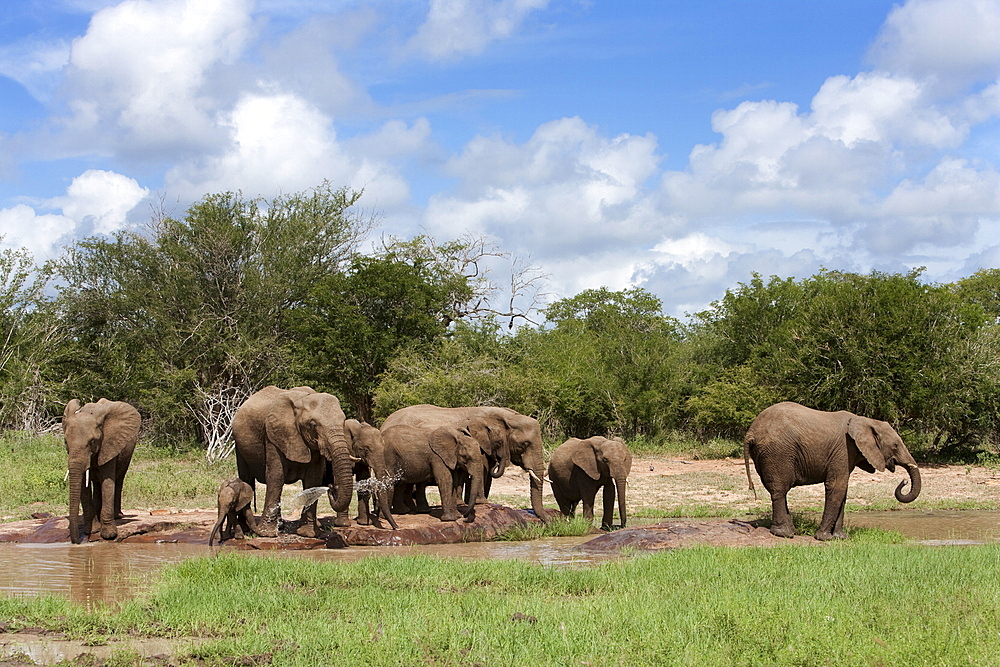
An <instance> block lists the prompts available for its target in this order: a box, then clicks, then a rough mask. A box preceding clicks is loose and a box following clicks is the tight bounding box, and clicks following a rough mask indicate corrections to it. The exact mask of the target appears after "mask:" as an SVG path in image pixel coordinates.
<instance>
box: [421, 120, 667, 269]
mask: <svg viewBox="0 0 1000 667" xmlns="http://www.w3.org/2000/svg"><path fill="white" fill-rule="evenodd" d="M658 161H659V157H658V156H657V154H656V140H655V139H654V138H653V137H652V136H648V135H647V136H642V137H640V136H634V135H627V134H623V135H619V136H617V137H613V138H607V137H603V136H601V135H600V133H599V132H598V131H597V128H595V127H593V126H590V125H587V124H586V123H584V122H583V121H582V120H581V119H579V118H563V119H560V120H556V121H551V122H549V123H545V124H543V125H541V126H539V128H538V129H537V130H536V131H535V133H534V134H533V135H532V137H531V138H530V139H529V140H528V141H527V142H525V143H524V144H521V145H517V144H512V143H510V142H508V141H506V140H504V139H502V138H500V137H477V138H476V139H473V140H472V141H470V142H469V144H468V145H467V146H466V147H465V150H464V151H463V152H462V154H461V155H459V156H457V157H455V158H454V159H452V160H451V161H450V162H449V163H448V165H447V171H448V173H450V174H451V175H452V176H454V177H455V178H457V179H459V181H460V182H459V185H458V186H457V188H456V193H455V194H453V195H437V196H434V197H432V198H431V200H430V202H429V204H428V206H427V210H426V216H425V221H426V224H427V226H428V227H429V228H430V229H432V230H434V231H435V232H436V233H438V234H439V235H441V236H457V235H460V234H461V233H463V232H464V231H466V230H471V231H475V232H481V233H486V234H489V235H491V236H493V237H495V238H499V239H501V240H502V241H503V242H504V243H507V244H509V245H510V247H512V248H515V247H516V248H521V249H531V251H532V252H543V253H545V254H546V255H549V256H558V255H563V254H566V253H575V252H580V251H586V250H587V249H588V248H589V247H592V246H594V245H595V244H596V243H599V242H600V241H599V239H603V240H604V241H605V242H608V243H618V244H621V243H623V242H625V241H626V239H631V240H632V241H634V240H635V239H636V238H641V239H649V238H650V237H651V235H652V234H653V232H652V231H651V229H650V226H651V225H652V223H653V220H654V218H655V216H654V210H653V209H654V203H653V202H652V201H651V200H648V199H647V198H646V197H645V195H644V189H645V182H646V181H647V180H648V179H649V178H651V177H652V176H653V175H654V174H655V173H656V168H657V164H658Z"/></svg>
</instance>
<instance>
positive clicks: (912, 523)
mask: <svg viewBox="0 0 1000 667" xmlns="http://www.w3.org/2000/svg"><path fill="white" fill-rule="evenodd" d="M845 521H846V523H847V525H848V527H856V526H871V527H877V528H883V529H887V530H896V531H899V532H900V533H902V534H903V535H904V536H906V537H907V538H909V539H911V540H915V541H919V542H922V543H926V544H941V545H947V544H977V543H990V542H1000V512H978V511H977V512H943V511H942V512H905V511H903V512H869V513H865V512H857V513H850V514H848V515H847V517H846V518H845ZM588 539H590V538H589V537H566V538H551V539H543V540H535V541H532V542H479V543H466V544H438V545H423V546H413V547H381V548H379V547H350V548H348V549H318V550H314V551H285V552H269V554H270V555H276V556H280V557H284V558H313V559H318V560H357V559H360V558H364V557H365V556H369V555H372V554H430V555H435V556H442V557H452V558H466V559H467V558H515V559H519V560H526V561H530V562H534V563H540V564H542V565H547V566H552V567H563V566H572V565H586V564H588V563H594V562H597V561H600V560H606V559H608V558H613V557H614V556H609V555H605V554H592V553H587V552H581V551H577V550H576V549H574V548H573V547H576V546H577V545H579V544H581V543H582V542H585V541H586V540H588ZM218 551H220V549H219V548H215V549H212V548H210V547H207V546H204V545H197V544H106V543H91V544H83V545H70V544H45V545H32V544H20V545H17V544H0V595H6V596H37V595H42V594H53V595H59V596H65V597H68V598H69V599H71V600H73V601H75V602H78V603H81V604H83V605H85V606H87V607H88V608H92V607H93V606H94V605H95V604H97V603H110V604H113V603H115V602H118V601H121V600H125V599H128V598H130V597H132V596H133V595H135V594H136V593H137V592H140V591H144V590H147V589H148V588H149V587H150V586H151V585H152V583H153V582H154V581H156V579H157V577H158V574H159V571H160V569H161V568H162V567H163V566H164V565H167V564H170V563H177V562H180V561H182V560H184V559H187V558H193V557H196V556H207V555H211V554H213V553H217V552H218ZM247 553H257V552H247Z"/></svg>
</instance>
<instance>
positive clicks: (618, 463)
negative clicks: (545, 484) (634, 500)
mask: <svg viewBox="0 0 1000 667" xmlns="http://www.w3.org/2000/svg"><path fill="white" fill-rule="evenodd" d="M631 470H632V453H631V452H630V451H629V450H628V447H626V446H625V443H624V442H622V441H621V440H618V439H617V438H615V439H614V440H609V439H607V438H602V437H600V436H594V437H592V438H587V439H586V440H580V439H579V438H570V439H569V440H567V441H566V442H564V443H563V444H561V445H559V446H558V447H556V450H555V451H554V452H552V458H551V459H550V460H549V484H550V485H551V486H552V494H553V495H554V496H555V497H556V502H557V503H559V510H560V511H561V512H562V513H563V514H565V515H566V516H573V514H574V512H575V511H576V505H577V503H579V502H580V501H581V500H582V501H583V516H584V518H585V519H587V520H588V521H593V520H594V498H595V497H596V496H597V489H599V488H600V487H602V486H603V487H604V516H603V518H602V519H601V528H603V529H605V530H610V529H611V521H612V519H613V517H614V513H615V490H616V489H617V491H618V514H619V518H620V519H621V525H622V528H624V527H625V522H626V520H627V512H626V510H625V483H626V481H627V479H628V474H629V472H631Z"/></svg>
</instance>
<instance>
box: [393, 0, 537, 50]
mask: <svg viewBox="0 0 1000 667" xmlns="http://www.w3.org/2000/svg"><path fill="white" fill-rule="evenodd" d="M548 4H549V0H431V3H430V9H429V11H428V12H427V20H426V21H425V22H424V23H423V25H421V26H420V28H419V29H418V30H417V34H416V35H415V36H414V37H413V39H412V40H411V41H410V48H411V49H413V50H414V51H416V52H418V53H421V54H423V55H425V56H426V57H428V58H430V59H432V60H447V59H449V58H453V57H456V56H466V55H476V54H478V53H481V52H482V51H483V50H484V49H485V48H486V47H487V45H489V44H490V43H491V42H493V41H496V40H498V39H503V38H505V37H509V36H510V35H511V34H512V33H513V32H514V31H515V30H516V29H517V28H518V27H519V26H520V25H521V23H522V22H523V21H524V19H525V18H526V17H527V16H528V15H529V14H530V13H531V12H533V11H537V10H539V9H543V8H545V7H546V6H547V5H548Z"/></svg>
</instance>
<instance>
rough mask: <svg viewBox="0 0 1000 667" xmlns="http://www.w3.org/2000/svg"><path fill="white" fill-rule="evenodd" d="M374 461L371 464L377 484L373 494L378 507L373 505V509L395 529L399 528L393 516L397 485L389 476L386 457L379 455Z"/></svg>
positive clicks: (373, 487) (373, 488)
mask: <svg viewBox="0 0 1000 667" xmlns="http://www.w3.org/2000/svg"><path fill="white" fill-rule="evenodd" d="M373 463H374V465H372V466H371V471H372V477H374V478H375V484H374V485H373V486H372V494H373V496H374V497H375V502H374V503H373V504H375V505H378V507H373V508H372V511H374V512H376V514H378V513H381V514H382V517H383V518H384V519H385V520H386V521H388V522H389V525H390V526H392V529H393V530H399V526H398V525H397V524H396V519H395V518H394V517H393V516H392V491H393V488H394V487H395V485H394V484H393V481H392V479H391V478H390V477H389V470H388V468H386V466H385V460H384V458H383V457H381V456H379V457H378V458H377V459H376V460H375V461H374V462H373Z"/></svg>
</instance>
